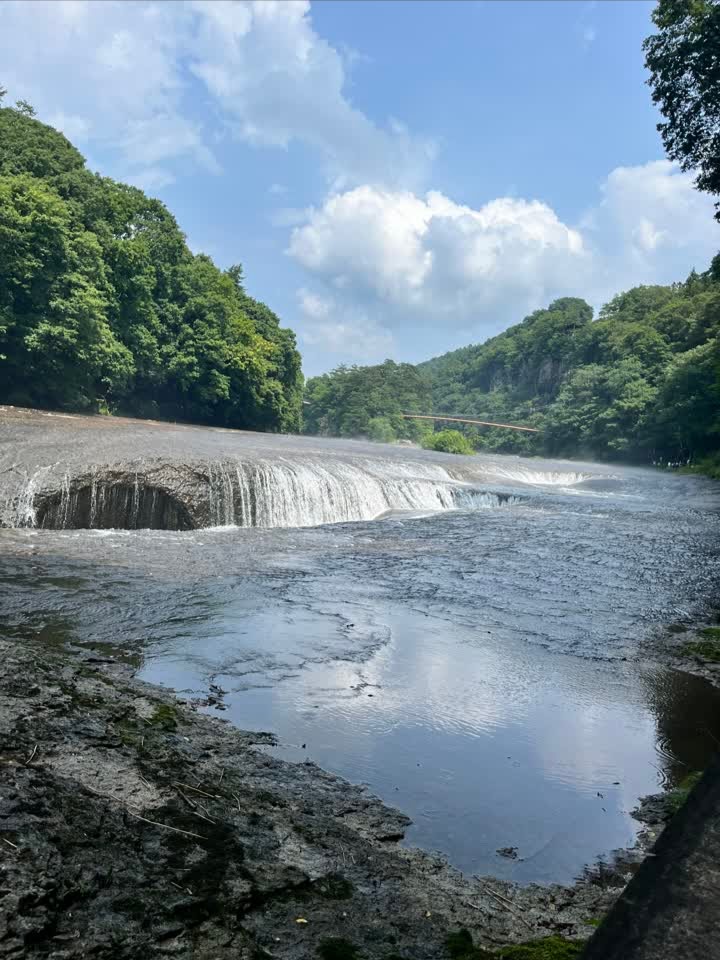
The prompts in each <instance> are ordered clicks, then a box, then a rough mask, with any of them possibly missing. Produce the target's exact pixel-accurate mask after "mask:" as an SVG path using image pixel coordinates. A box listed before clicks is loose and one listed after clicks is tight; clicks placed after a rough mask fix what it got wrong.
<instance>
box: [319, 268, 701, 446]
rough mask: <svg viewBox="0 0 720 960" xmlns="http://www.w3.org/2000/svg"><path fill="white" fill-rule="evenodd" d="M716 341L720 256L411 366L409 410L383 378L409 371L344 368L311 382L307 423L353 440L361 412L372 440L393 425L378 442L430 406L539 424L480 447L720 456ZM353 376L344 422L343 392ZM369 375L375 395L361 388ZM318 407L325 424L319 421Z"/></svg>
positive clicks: (483, 432) (570, 304)
mask: <svg viewBox="0 0 720 960" xmlns="http://www.w3.org/2000/svg"><path fill="white" fill-rule="evenodd" d="M719 334H720V256H718V257H716V258H715V259H714V261H713V263H712V265H711V266H710V268H709V269H708V270H707V272H705V273H703V274H697V273H694V272H693V273H692V274H691V275H690V277H688V279H687V280H686V281H685V282H683V283H677V284H673V285H671V286H667V287H662V286H653V287H635V288H634V289H632V290H629V291H627V292H626V293H622V294H619V295H618V296H616V297H615V298H614V299H613V300H611V301H610V303H608V304H607V305H606V306H605V307H603V308H602V310H601V311H600V313H599V315H598V317H597V318H596V319H595V318H594V317H593V310H592V308H591V307H590V306H589V305H588V304H587V303H586V302H585V301H584V300H581V299H575V298H564V299H560V300H556V301H555V302H554V303H551V304H550V306H549V307H547V309H544V310H537V311H535V312H534V313H532V314H530V316H528V317H526V318H525V319H524V320H523V321H522V322H521V323H518V324H516V325H515V326H512V327H510V328H509V329H508V330H506V331H505V332H504V333H501V334H500V335H499V336H496V337H493V338H492V339H491V340H488V341H486V342H485V343H482V344H478V345H475V346H469V347H464V348H462V349H460V350H455V351H453V352H452V353H447V354H445V355H444V356H441V357H436V358H434V359H432V360H428V361H427V362H425V363H421V364H419V365H418V366H417V367H416V368H410V369H411V370H414V373H413V380H412V382H414V383H416V384H417V385H418V389H417V391H416V393H415V394H414V396H413V397H412V402H411V403H408V402H406V398H405V397H404V396H402V395H400V396H399V397H398V400H397V402H396V400H395V393H396V391H395V390H386V391H384V390H383V382H384V381H383V378H382V377H379V376H378V371H383V370H385V369H388V370H390V369H392V370H393V371H394V372H393V376H395V377H397V372H398V371H400V370H402V369H405V368H406V367H408V366H409V365H402V366H400V367H397V366H396V365H395V364H392V365H391V366H388V364H384V365H381V366H379V367H368V368H354V369H353V370H352V371H348V370H345V369H341V370H339V371H334V372H333V373H331V374H326V375H325V376H324V377H322V378H315V379H314V380H310V381H309V382H308V392H307V397H308V399H309V400H310V403H311V406H310V407H309V408H306V409H308V410H309V411H310V415H309V416H308V418H307V422H308V425H309V426H310V427H311V428H313V427H317V426H318V425H321V426H322V425H323V424H324V425H325V427H326V428H327V429H328V431H329V432H337V433H341V434H348V433H352V429H350V430H348V428H347V427H348V425H351V426H352V427H355V426H356V425H361V424H363V413H364V414H365V421H364V424H365V426H364V429H356V431H355V432H356V433H363V432H364V433H367V434H370V435H372V430H371V429H369V426H370V424H369V422H368V421H369V418H368V416H367V414H370V415H371V417H372V418H373V419H374V421H375V422H377V419H378V418H383V419H384V420H386V421H388V422H387V423H384V424H383V427H384V430H383V434H384V435H383V436H382V437H377V439H392V436H391V435H390V432H389V430H388V429H387V428H388V427H390V428H392V427H393V426H394V424H395V423H396V420H397V415H398V414H399V413H401V412H402V409H401V408H402V407H405V408H406V409H409V410H417V409H424V410H426V411H429V410H431V409H432V411H433V412H440V413H448V414H460V415H463V414H465V415H469V416H473V417H477V418H479V419H485V420H496V421H497V420H499V421H501V422H510V423H512V422H515V423H520V424H525V425H530V426H537V427H539V428H540V429H541V433H540V434H523V433H514V432H511V431H508V430H494V429H487V428H478V429H475V428H465V433H466V434H467V436H468V438H469V439H470V441H471V442H472V443H473V445H474V446H475V447H477V448H484V449H490V450H498V451H505V452H517V453H547V454H553V455H562V456H575V457H592V458H599V459H607V460H626V461H630V462H637V463H647V462H650V461H653V460H670V461H679V460H681V461H685V460H687V459H688V458H694V459H696V458H701V457H704V456H707V455H710V454H714V453H715V452H716V451H718V450H719V449H720V343H719V340H718V336H719ZM363 371H366V372H363ZM351 376H352V379H353V380H354V383H355V389H354V391H353V392H352V398H353V400H352V402H353V404H354V407H353V417H352V420H351V421H348V420H346V418H345V410H346V406H345V401H344V397H345V394H344V393H343V392H342V390H339V389H338V387H339V386H340V385H341V384H343V383H346V382H348V380H349V378H350V377H351ZM406 376H407V383H408V384H409V383H411V378H410V374H409V373H408V374H407V375H406ZM364 378H367V382H368V386H369V384H370V381H372V391H370V390H369V389H368V390H363V379H364ZM422 385H424V387H423V386H422ZM363 395H366V396H367V397H368V398H370V397H372V398H379V399H381V400H383V399H386V397H387V398H389V399H387V402H386V406H385V407H383V406H382V404H381V403H375V402H372V403H370V401H369V400H368V402H367V403H366V404H365V407H364V408H363V404H362V400H361V399H360V398H362V396H363ZM328 401H330V404H329V403H328ZM332 403H335V406H332ZM320 407H322V410H323V416H324V418H325V419H324V420H323V419H322V418H319V417H318V416H317V415H316V412H317V410H318V409H320ZM383 411H385V412H383ZM403 429H404V430H405V435H407V429H408V428H407V427H405V428H403ZM416 429H417V428H416Z"/></svg>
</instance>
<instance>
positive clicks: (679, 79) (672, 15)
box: [644, 0, 720, 220]
mask: <svg viewBox="0 0 720 960" xmlns="http://www.w3.org/2000/svg"><path fill="white" fill-rule="evenodd" d="M652 19H653V23H654V24H655V26H656V27H657V28H658V32H657V33H656V34H653V35H652V36H650V37H648V38H647V40H646V41H645V43H644V50H645V66H646V67H647V68H648V70H649V71H650V79H649V80H648V83H649V84H650V86H651V88H652V98H653V101H654V102H655V103H656V104H657V106H658V107H659V109H660V112H661V113H662V114H663V116H664V117H665V121H664V122H662V123H660V124H658V130H659V131H660V134H661V136H662V139H663V144H664V146H665V150H666V152H667V155H668V156H669V157H670V158H671V159H672V160H677V161H678V162H679V163H680V165H681V167H682V168H683V170H697V171H698V175H697V179H696V181H695V183H696V186H697V187H698V189H699V190H705V191H707V192H708V193H712V194H715V195H716V196H717V195H718V194H720V54H719V53H718V51H720V3H718V0H659V2H658V4H657V6H656V7H655V9H654V11H653V15H652ZM715 208H716V211H717V212H716V214H715V216H716V218H717V219H719V220H720V203H717V204H716V205H715Z"/></svg>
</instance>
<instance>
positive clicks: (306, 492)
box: [208, 458, 507, 527]
mask: <svg viewBox="0 0 720 960" xmlns="http://www.w3.org/2000/svg"><path fill="white" fill-rule="evenodd" d="M423 467H424V469H423V468H420V467H418V465H417V464H407V465H405V464H398V463H395V462H390V463H383V462H382V461H371V462H359V463H348V462H344V461H341V460H332V461H324V462H322V463H320V462H314V461H301V460H287V459H282V458H280V459H278V460H277V461H255V462H249V463H238V464H236V466H235V468H234V469H229V468H228V467H227V466H223V465H220V464H217V463H216V464H213V465H212V466H211V467H210V468H209V470H208V477H209V489H210V494H209V498H210V517H211V523H212V525H213V526H227V525H233V524H237V525H238V526H243V527H307V526H317V525H320V524H324V523H343V522H348V521H354V520H373V519H375V518H376V517H379V516H381V515H383V514H386V513H387V512H388V511H394V510H413V511H438V510H453V509H458V508H461V507H463V508H472V507H490V506H498V505H500V503H501V498H500V497H498V496H497V495H495V494H489V493H487V492H485V491H480V490H477V489H475V488H473V487H471V486H469V485H467V484H463V483H461V482H459V481H457V480H454V479H453V478H452V477H451V476H450V475H449V474H448V473H447V472H446V471H445V470H443V469H442V468H441V467H435V466H434V465H428V466H425V465H423ZM418 473H420V475H419V476H418V475H417V474H418ZM423 473H424V474H425V475H424V476H423ZM403 474H404V475H403ZM506 499H507V498H506Z"/></svg>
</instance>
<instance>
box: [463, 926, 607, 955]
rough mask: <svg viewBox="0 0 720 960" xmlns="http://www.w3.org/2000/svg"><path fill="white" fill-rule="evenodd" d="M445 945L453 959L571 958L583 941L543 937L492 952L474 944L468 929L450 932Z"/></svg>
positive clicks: (577, 951)
mask: <svg viewBox="0 0 720 960" xmlns="http://www.w3.org/2000/svg"><path fill="white" fill-rule="evenodd" d="M598 922H599V921H598ZM445 945H446V947H447V951H448V954H449V955H450V957H451V958H452V960H484V958H493V957H494V958H502V960H571V958H574V957H579V956H580V954H581V952H582V947H583V945H582V944H581V943H575V942H574V941H572V940H564V939H563V938H562V937H543V938H542V939H541V940H529V941H528V942H527V943H518V944H513V945H511V946H509V947H503V948H502V950H498V951H492V952H491V951H488V950H483V949H481V948H480V947H475V946H473V942H472V937H471V936H470V934H469V933H468V931H467V930H459V931H458V932H457V933H452V934H450V936H449V937H448V938H447V940H446V941H445Z"/></svg>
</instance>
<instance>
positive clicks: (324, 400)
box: [304, 360, 430, 443]
mask: <svg viewBox="0 0 720 960" xmlns="http://www.w3.org/2000/svg"><path fill="white" fill-rule="evenodd" d="M305 399H306V401H307V404H308V405H307V406H306V408H305V416H304V423H305V429H306V431H307V432H308V433H318V434H322V435H324V436H333V437H369V439H371V440H377V441H380V442H385V443H390V442H391V441H393V440H398V439H413V440H416V439H419V437H420V436H421V435H422V433H423V428H422V427H420V426H419V425H418V422H417V421H413V420H404V419H403V417H402V414H403V413H422V411H423V409H424V408H427V406H428V404H429V403H430V381H429V379H427V378H426V377H425V376H423V374H422V373H420V371H419V370H418V368H417V367H414V366H413V365H412V364H410V363H400V364H398V363H394V362H393V361H392V360H386V361H385V363H381V364H378V365H376V366H372V367H357V366H354V367H345V366H341V367H338V368H337V369H335V370H333V371H331V372H330V373H324V374H323V375H322V376H320V377H313V378H312V379H310V380H308V382H307V386H306V391H305Z"/></svg>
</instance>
